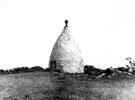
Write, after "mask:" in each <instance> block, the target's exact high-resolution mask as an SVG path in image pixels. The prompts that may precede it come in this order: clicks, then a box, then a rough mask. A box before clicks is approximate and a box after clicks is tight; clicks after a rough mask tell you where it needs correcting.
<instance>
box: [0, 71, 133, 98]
mask: <svg viewBox="0 0 135 100" xmlns="http://www.w3.org/2000/svg"><path fill="white" fill-rule="evenodd" d="M0 100H135V78H134V76H130V77H123V76H119V77H114V78H112V79H108V78H101V79H93V78H87V76H86V75H79V74H78V75H74V74H58V73H49V72H35V73H21V74H8V75H1V76H0Z"/></svg>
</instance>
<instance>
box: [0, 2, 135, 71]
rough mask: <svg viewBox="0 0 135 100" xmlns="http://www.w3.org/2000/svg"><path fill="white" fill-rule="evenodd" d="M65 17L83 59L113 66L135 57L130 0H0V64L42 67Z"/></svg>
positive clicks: (134, 11)
mask: <svg viewBox="0 0 135 100" xmlns="http://www.w3.org/2000/svg"><path fill="white" fill-rule="evenodd" d="M65 19H68V20H69V29H70V31H71V34H72V36H73V38H74V39H75V41H76V42H77V44H78V45H79V47H80V50H81V52H82V57H83V59H84V63H85V64H88V65H94V66H95V67H98V68H106V67H110V66H112V67H117V66H125V64H127V61H126V60H125V58H126V57H132V58H135V45H134V43H135V1H134V0H0V69H1V68H4V69H9V68H13V67H22V66H28V67H32V66H35V65H39V66H42V67H44V68H46V67H48V61H49V57H50V54H51V50H52V48H53V45H54V43H55V41H56V39H57V37H58V36H59V35H60V34H61V32H62V30H63V27H64V20H65Z"/></svg>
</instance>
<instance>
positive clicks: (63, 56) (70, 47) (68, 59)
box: [49, 25, 84, 73]
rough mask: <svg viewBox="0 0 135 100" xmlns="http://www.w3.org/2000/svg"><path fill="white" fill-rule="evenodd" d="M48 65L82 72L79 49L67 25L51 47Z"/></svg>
mask: <svg viewBox="0 0 135 100" xmlns="http://www.w3.org/2000/svg"><path fill="white" fill-rule="evenodd" d="M49 67H50V68H51V69H52V70H59V71H61V72H67V73H83V68H84V64H83V59H82V57H81V51H80V49H79V47H78V45H77V44H76V43H75V41H74V39H73V38H72V36H71V33H70V30H69V29H68V26H67V25H66V26H65V27H64V29H63V31H62V33H61V34H60V36H59V37H58V39H57V41H56V43H55V45H54V47H53V50H52V53H51V56H50V61H49Z"/></svg>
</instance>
